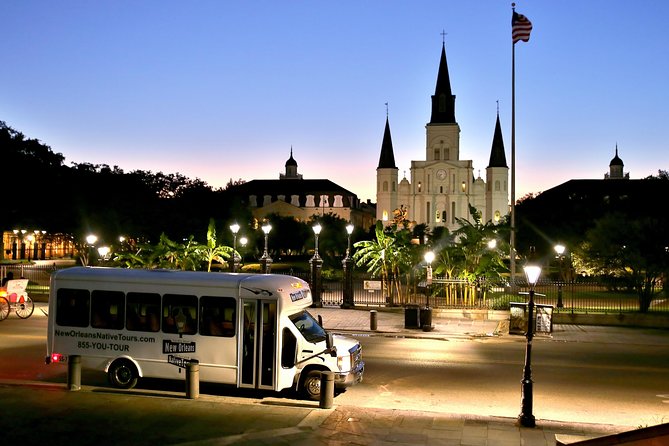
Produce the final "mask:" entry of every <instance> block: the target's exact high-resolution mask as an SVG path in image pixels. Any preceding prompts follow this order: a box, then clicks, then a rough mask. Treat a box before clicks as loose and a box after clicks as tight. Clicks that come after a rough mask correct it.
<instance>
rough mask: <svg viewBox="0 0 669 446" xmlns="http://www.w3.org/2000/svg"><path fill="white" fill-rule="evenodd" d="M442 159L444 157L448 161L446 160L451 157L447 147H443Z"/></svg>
mask: <svg viewBox="0 0 669 446" xmlns="http://www.w3.org/2000/svg"><path fill="white" fill-rule="evenodd" d="M444 159H445V160H446V161H448V160H450V159H451V152H450V150H449V149H444Z"/></svg>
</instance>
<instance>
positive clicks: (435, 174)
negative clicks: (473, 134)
mask: <svg viewBox="0 0 669 446" xmlns="http://www.w3.org/2000/svg"><path fill="white" fill-rule="evenodd" d="M426 133H427V138H426V147H425V159H424V160H414V161H411V171H410V172H411V179H410V180H409V179H407V178H406V177H404V178H402V180H401V181H398V168H397V166H396V165H395V155H394V150H393V144H392V138H391V134H390V123H389V121H388V118H386V126H385V132H384V135H383V142H382V144H381V155H380V157H379V164H378V167H377V169H376V218H377V220H382V221H384V222H388V224H390V222H391V221H392V220H393V217H394V215H395V213H397V212H402V213H404V214H405V216H406V217H405V218H406V219H407V220H409V221H413V222H415V223H416V224H427V225H428V226H429V227H431V228H435V227H438V226H445V227H446V228H448V229H449V230H454V229H457V228H458V227H459V225H458V224H457V223H456V218H463V219H467V220H471V216H470V213H469V205H472V206H474V207H476V209H477V210H478V211H480V212H481V215H482V217H483V221H484V222H487V221H491V220H492V221H493V222H497V221H499V220H500V219H501V218H502V217H504V216H505V215H507V214H508V213H509V167H508V166H507V163H506V156H505V152H504V141H503V139H502V130H501V126H500V122H499V113H498V115H497V121H496V125H495V130H494V134H493V141H492V147H491V150H490V161H489V163H488V167H486V173H485V176H486V178H485V180H483V178H481V177H480V174H479V176H478V177H476V178H475V177H474V166H473V163H472V161H471V160H463V159H460V155H461V154H460V126H459V125H458V123H457V121H456V119H455V95H453V94H452V92H451V82H450V78H449V74H448V64H447V62H446V48H445V45H442V49H441V60H440V62H439V72H438V74H437V85H436V88H435V92H434V95H433V96H432V114H431V118H430V122H429V123H428V124H427V125H426Z"/></svg>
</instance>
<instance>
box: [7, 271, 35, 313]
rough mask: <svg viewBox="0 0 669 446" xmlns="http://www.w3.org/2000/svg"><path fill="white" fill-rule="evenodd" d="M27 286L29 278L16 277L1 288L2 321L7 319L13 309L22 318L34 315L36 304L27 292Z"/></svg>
mask: <svg viewBox="0 0 669 446" xmlns="http://www.w3.org/2000/svg"><path fill="white" fill-rule="evenodd" d="M27 286H28V279H15V280H8V281H7V285H6V286H5V287H2V288H0V321H3V320H5V319H7V317H8V316H9V313H11V312H12V311H15V312H16V315H17V316H18V317H20V318H21V319H27V318H29V317H30V316H32V314H33V311H35V304H34V303H33V301H32V299H31V298H30V296H28V293H27V292H26V287H27Z"/></svg>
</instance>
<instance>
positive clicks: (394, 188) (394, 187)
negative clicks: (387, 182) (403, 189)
mask: <svg viewBox="0 0 669 446" xmlns="http://www.w3.org/2000/svg"><path fill="white" fill-rule="evenodd" d="M395 190H396V185H395V182H394V181H393V192H395Z"/></svg>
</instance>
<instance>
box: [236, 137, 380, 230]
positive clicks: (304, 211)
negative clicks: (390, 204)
mask: <svg viewBox="0 0 669 446" xmlns="http://www.w3.org/2000/svg"><path fill="white" fill-rule="evenodd" d="M285 167H286V171H285V174H280V175H279V179H278V180H251V181H249V182H246V183H242V184H239V185H236V186H234V187H232V188H230V189H229V190H228V191H229V193H231V194H233V195H235V196H236V197H237V198H238V199H239V200H240V202H241V204H242V205H245V206H246V207H247V208H248V209H249V210H251V212H252V213H253V216H254V217H256V218H258V219H260V218H263V217H265V216H267V215H269V214H279V215H281V216H285V217H294V218H296V219H297V220H300V221H308V220H310V219H311V218H312V216H314V215H325V214H333V215H336V216H338V217H340V218H343V219H344V220H347V221H350V222H351V223H353V224H354V225H355V226H356V227H360V228H364V229H367V228H369V227H371V226H373V225H374V223H375V219H374V213H375V210H374V209H370V206H368V205H364V206H363V205H362V204H361V203H360V200H359V199H358V196H357V195H356V194H355V193H353V192H351V191H349V190H347V189H345V188H343V187H341V186H339V185H338V184H336V183H333V182H332V181H330V180H326V179H314V180H305V179H304V178H303V177H302V175H301V174H298V172H297V162H296V161H295V159H294V158H293V149H292V147H291V149H290V158H288V161H286V166H285Z"/></svg>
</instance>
